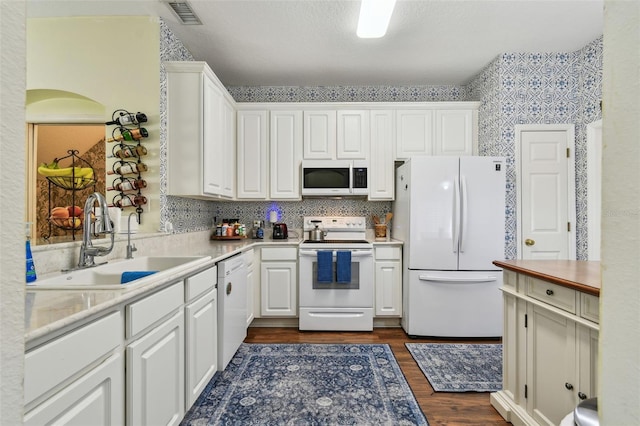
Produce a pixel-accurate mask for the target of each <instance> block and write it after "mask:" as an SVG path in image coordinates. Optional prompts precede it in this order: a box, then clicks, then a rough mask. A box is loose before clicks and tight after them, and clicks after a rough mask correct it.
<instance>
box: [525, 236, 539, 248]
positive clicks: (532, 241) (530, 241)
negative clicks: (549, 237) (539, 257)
mask: <svg viewBox="0 0 640 426" xmlns="http://www.w3.org/2000/svg"><path fill="white" fill-rule="evenodd" d="M535 243H536V240H532V239H531V238H527V239H526V240H524V244H525V245H527V246H532V245H534V244H535Z"/></svg>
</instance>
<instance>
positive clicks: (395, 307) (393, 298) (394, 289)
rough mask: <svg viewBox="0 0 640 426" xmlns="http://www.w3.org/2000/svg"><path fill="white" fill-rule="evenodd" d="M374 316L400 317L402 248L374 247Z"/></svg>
mask: <svg viewBox="0 0 640 426" xmlns="http://www.w3.org/2000/svg"><path fill="white" fill-rule="evenodd" d="M374 269H375V275H374V280H375V316H377V317H401V316H402V248H401V247H400V246H388V245H384V246H377V247H375V262H374Z"/></svg>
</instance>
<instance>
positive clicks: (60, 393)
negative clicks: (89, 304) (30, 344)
mask: <svg viewBox="0 0 640 426" xmlns="http://www.w3.org/2000/svg"><path fill="white" fill-rule="evenodd" d="M123 329H124V327H123V319H122V312H121V311H117V312H112V313H109V314H107V315H105V316H103V317H102V318H99V319H96V320H94V321H92V322H90V323H88V324H85V325H83V326H81V327H78V328H76V329H74V330H71V331H69V332H68V333H65V334H64V335H62V336H61V337H58V338H56V339H54V340H52V341H50V342H47V343H45V344H43V345H41V346H39V347H36V348H34V349H31V350H29V351H28V352H27V353H26V354H25V369H24V399H25V416H24V424H26V425H42V424H60V425H66V424H94V425H118V424H123V423H124V419H125V408H124V407H125V406H124V394H125V389H124V361H123V360H124V357H123V353H122V347H121V344H122V341H123V339H124V336H123Z"/></svg>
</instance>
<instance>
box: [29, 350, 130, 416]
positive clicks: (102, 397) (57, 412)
mask: <svg viewBox="0 0 640 426" xmlns="http://www.w3.org/2000/svg"><path fill="white" fill-rule="evenodd" d="M24 424H25V425H34V426H36V425H45V424H47V425H48V424H56V425H96V426H98V425H102V426H107V425H113V426H116V425H121V424H124V360H123V356H122V354H121V353H120V352H118V353H115V354H113V355H112V356H111V357H109V358H108V359H107V360H106V361H104V362H102V363H101V364H99V365H98V366H97V367H96V368H94V369H93V370H91V371H89V372H88V373H86V374H85V375H83V376H82V377H80V378H79V379H78V380H76V381H75V382H73V383H71V384H70V385H69V386H67V387H66V388H64V389H63V390H61V391H60V392H58V393H57V394H55V395H54V396H52V397H51V398H49V399H47V400H46V401H45V402H43V403H42V404H40V405H38V406H37V407H36V408H34V409H33V410H31V411H29V412H28V413H26V414H25V416H24Z"/></svg>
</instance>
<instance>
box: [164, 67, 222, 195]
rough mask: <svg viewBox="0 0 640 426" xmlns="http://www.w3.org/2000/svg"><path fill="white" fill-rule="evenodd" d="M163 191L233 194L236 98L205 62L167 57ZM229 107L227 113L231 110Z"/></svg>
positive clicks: (195, 193)
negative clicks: (233, 97) (164, 183)
mask: <svg viewBox="0 0 640 426" xmlns="http://www.w3.org/2000/svg"><path fill="white" fill-rule="evenodd" d="M164 65H165V69H166V71H167V195H177V196H182V197H192V198H233V196H234V193H233V192H234V182H235V179H234V177H233V173H234V172H235V149H233V147H234V146H235V133H233V132H229V126H230V125H231V124H232V123H233V121H232V120H234V117H235V114H233V110H234V101H233V99H232V98H231V96H230V95H229V94H228V92H227V91H226V89H225V87H224V86H223V85H222V83H220V81H219V80H218V79H217V77H216V76H215V74H214V73H213V72H212V71H211V69H210V68H209V66H208V65H207V64H206V63H205V62H195V61H194V62H165V63H164ZM230 111H231V112H230Z"/></svg>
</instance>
